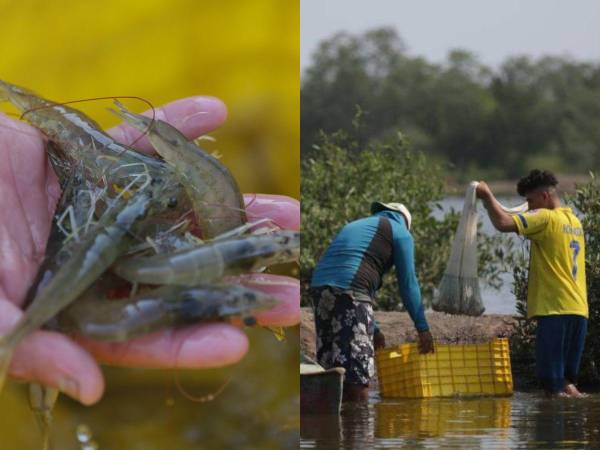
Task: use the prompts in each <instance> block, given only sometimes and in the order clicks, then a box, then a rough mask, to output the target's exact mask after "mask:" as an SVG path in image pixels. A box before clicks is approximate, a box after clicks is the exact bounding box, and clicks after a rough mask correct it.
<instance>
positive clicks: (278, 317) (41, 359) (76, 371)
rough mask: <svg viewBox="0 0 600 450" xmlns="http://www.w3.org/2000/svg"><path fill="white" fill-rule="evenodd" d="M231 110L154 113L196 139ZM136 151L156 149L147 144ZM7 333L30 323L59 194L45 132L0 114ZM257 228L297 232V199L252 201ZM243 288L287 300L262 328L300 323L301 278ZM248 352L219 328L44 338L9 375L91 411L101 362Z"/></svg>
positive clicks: (0, 236)
mask: <svg viewBox="0 0 600 450" xmlns="http://www.w3.org/2000/svg"><path fill="white" fill-rule="evenodd" d="M226 116H227V111H226V108H225V105H224V104H223V103H222V102H221V101H220V100H218V99H215V98H212V97H190V98H185V99H181V100H177V101H175V102H172V103H169V104H168V105H165V106H164V107H162V108H160V109H157V110H156V117H157V118H158V119H162V120H165V121H166V122H169V123H170V124H171V125H173V126H175V127H177V128H178V129H179V130H180V131H181V132H182V133H183V134H185V135H186V136H187V137H188V138H189V139H193V138H196V137H198V136H201V135H203V134H206V133H208V132H210V131H212V130H214V129H215V128H218V127H219V126H221V125H222V123H223V122H224V121H225V118H226ZM109 134H111V135H112V136H113V137H114V138H115V139H117V140H118V141H120V142H123V143H125V144H131V143H132V142H134V141H135V140H136V139H137V138H138V137H139V133H138V132H137V131H136V130H134V129H133V128H131V127H129V126H127V125H121V126H119V127H117V128H113V129H112V130H110V131H109ZM135 147H136V148H138V149H140V150H142V151H146V152H150V151H152V149H151V146H150V143H149V142H148V140H147V139H146V138H143V139H140V140H139V141H138V142H136V144H135ZM0 160H1V161H3V162H2V164H0V211H3V212H5V213H3V214H0V243H1V244H2V245H1V248H0V335H4V334H6V333H7V332H8V331H9V330H10V329H12V327H13V326H14V325H15V323H16V322H17V321H18V320H19V318H20V317H21V316H22V315H23V312H22V310H21V305H22V302H23V298H24V296H25V293H26V291H27V289H28V287H29V285H30V284H31V282H32V280H33V279H34V277H35V274H36V272H37V269H38V267H39V264H40V262H41V260H42V259H43V255H44V251H45V245H46V240H47V238H48V234H49V231H50V225H51V221H52V218H53V216H54V208H55V205H56V202H57V200H58V198H59V196H60V188H59V184H58V180H57V178H56V175H55V174H54V172H53V171H52V169H51V167H50V165H49V163H48V160H47V157H46V153H45V150H44V138H43V136H42V135H41V133H40V132H39V131H38V130H37V129H35V128H33V127H31V126H29V125H27V124H26V123H24V122H19V121H16V120H13V119H11V118H9V117H7V116H6V115H4V114H1V113H0ZM245 201H246V206H247V215H248V218H249V220H250V221H256V220H259V219H262V218H269V219H271V220H273V221H274V222H275V223H277V224H278V225H279V226H280V227H282V228H286V229H292V230H298V229H299V226H300V208H299V202H298V201H297V200H294V199H291V198H288V197H282V196H275V195H257V194H247V195H246V196H245ZM237 282H239V283H242V284H244V285H246V286H249V287H252V288H255V289H258V290H262V291H264V292H267V293H269V294H271V295H273V296H274V297H276V298H278V299H279V300H280V304H279V305H278V306H276V307H275V308H274V309H272V310H270V311H265V312H263V313H261V314H257V320H258V323H259V324H260V325H271V326H290V325H294V324H296V323H298V322H299V320H300V300H299V299H300V295H299V293H300V289H299V283H298V280H296V279H293V278H288V277H282V276H276V275H270V274H262V273H261V274H253V275H245V276H242V277H238V278H237ZM247 351H248V339H247V337H246V334H245V333H244V332H243V331H241V330H240V329H239V328H238V327H236V326H233V325H230V324H225V323H214V324H205V325H196V326H189V327H185V328H180V329H177V330H164V331H161V332H156V333H152V334H150V335H147V336H143V337H140V338H138V339H133V340H131V341H129V342H125V343H105V342H96V341H91V340H89V339H85V338H77V339H73V338H71V337H68V336H66V335H64V334H61V333H57V332H53V331H47V330H38V331H36V332H34V333H32V334H31V335H29V336H27V337H26V338H25V339H23V341H22V342H21V343H20V344H19V345H18V346H17V348H16V349H15V353H14V357H13V359H12V363H11V365H10V369H9V375H10V376H11V377H13V378H16V379H19V380H21V381H28V382H38V383H42V384H45V385H48V386H53V387H57V388H58V389H60V390H61V391H63V392H64V393H66V394H67V395H69V396H71V397H73V398H75V399H77V400H79V401H81V402H82V403H84V404H88V405H89V404H92V403H95V402H97V401H98V400H99V399H100V397H101V396H102V392H103V390H104V380H103V377H102V372H101V371H100V368H99V366H98V362H101V363H105V364H111V365H117V366H127V367H145V368H174V367H177V368H204V367H218V366H223V365H226V364H231V363H235V362H237V361H238V360H240V359H241V358H242V357H243V356H244V354H245V353H246V352H247Z"/></svg>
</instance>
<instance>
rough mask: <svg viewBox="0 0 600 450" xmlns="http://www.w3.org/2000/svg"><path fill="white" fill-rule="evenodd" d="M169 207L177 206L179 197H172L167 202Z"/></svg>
mask: <svg viewBox="0 0 600 450" xmlns="http://www.w3.org/2000/svg"><path fill="white" fill-rule="evenodd" d="M167 206H168V207H169V208H175V207H176V206H177V197H171V198H170V199H169V202H168V203H167Z"/></svg>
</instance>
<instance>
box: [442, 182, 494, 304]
mask: <svg viewBox="0 0 600 450" xmlns="http://www.w3.org/2000/svg"><path fill="white" fill-rule="evenodd" d="M477 184H478V183H477V182H472V183H471V184H470V185H469V187H468V188H467V193H466V195H465V203H464V206H463V210H462V214H461V216H460V221H459V223H458V228H457V230H456V234H455V235H454V241H453V242H452V247H451V249H450V258H449V260H448V264H447V266H446V271H445V272H444V276H443V277H442V281H441V282H440V285H439V288H438V292H437V295H436V296H435V297H434V300H433V305H432V306H433V309H434V310H435V311H441V312H445V313H449V314H465V315H468V316H480V315H481V314H483V312H484V311H485V307H484V306H483V302H482V300H481V290H480V289H479V278H478V277H477V221H478V214H477V208H476V197H475V189H476V188H477Z"/></svg>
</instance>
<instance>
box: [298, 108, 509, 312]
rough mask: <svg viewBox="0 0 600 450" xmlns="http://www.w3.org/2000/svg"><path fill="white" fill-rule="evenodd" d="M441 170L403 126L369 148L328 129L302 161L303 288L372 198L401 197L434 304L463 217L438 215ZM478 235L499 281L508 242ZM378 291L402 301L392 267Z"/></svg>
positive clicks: (390, 302)
mask: <svg viewBox="0 0 600 450" xmlns="http://www.w3.org/2000/svg"><path fill="white" fill-rule="evenodd" d="M354 123H355V127H354V128H353V130H352V132H353V133H357V132H360V129H361V125H360V122H359V121H358V120H355V122H354ZM442 175H443V172H442V167H441V166H439V165H436V164H434V163H433V162H432V161H431V160H430V159H429V158H427V157H426V156H425V155H424V154H423V153H420V152H416V151H413V150H411V148H410V145H409V144H408V142H407V141H406V138H405V137H404V135H402V134H401V133H397V135H396V138H395V140H393V141H391V142H390V143H387V144H383V143H377V144H371V145H369V146H367V147H366V148H364V149H361V148H360V146H359V144H358V143H357V141H356V139H355V137H354V136H350V135H349V134H348V133H345V132H336V133H334V134H325V133H322V134H321V137H320V140H319V143H318V144H316V145H315V146H314V149H313V152H312V156H311V158H308V159H306V160H304V161H302V177H301V195H302V204H301V212H302V229H303V236H302V254H301V256H300V278H301V282H302V286H303V295H304V294H305V291H306V287H307V286H308V284H309V283H310V278H311V275H312V270H313V268H314V267H315V265H316V263H317V261H318V259H319V257H320V256H321V254H322V253H323V251H324V250H325V249H326V248H327V246H328V245H329V243H330V242H331V240H332V239H333V237H334V236H335V234H336V233H337V232H338V231H339V229H340V228H341V227H342V226H343V225H344V224H346V223H348V222H350V221H353V220H356V219H359V218H362V217H366V216H368V215H369V214H370V212H369V208H370V204H371V202H373V201H383V202H402V203H404V204H405V205H406V206H407V207H408V208H409V210H410V211H411V214H412V217H413V229H412V230H411V231H412V234H413V237H414V241H415V261H416V270H417V275H418V278H419V281H420V285H421V290H422V293H423V298H424V301H425V303H426V304H428V303H429V301H430V300H431V297H432V294H433V291H434V288H435V287H436V286H437V285H438V283H439V281H440V279H441V277H442V274H443V272H444V269H445V267H446V262H447V260H448V256H449V252H450V242H451V239H452V237H453V235H454V232H455V230H456V226H457V224H458V214H457V213H456V212H450V213H448V214H446V215H445V216H444V217H443V218H441V220H437V219H436V218H434V217H433V216H432V212H433V210H434V208H440V209H441V206H440V205H439V203H438V201H439V200H441V199H442V196H443V188H444V185H443V176H442ZM479 242H480V268H481V272H480V273H482V275H483V276H485V277H486V278H487V279H488V281H490V282H492V283H495V284H496V285H497V284H498V282H499V274H500V272H501V270H503V266H502V264H501V260H502V259H503V258H504V256H505V255H504V253H505V252H506V250H502V247H503V246H504V247H505V242H504V241H500V240H499V238H497V237H496V238H491V237H485V236H480V239H479ZM505 248H506V247H505ZM508 252H510V248H508ZM504 259H506V258H504ZM506 260H507V261H509V260H510V258H508V259H506ZM378 295H379V299H378V304H379V306H380V307H382V308H384V309H392V308H393V307H394V306H395V304H396V303H398V294H397V287H395V279H394V277H393V276H392V274H388V277H387V278H386V279H385V281H384V286H383V287H382V289H381V290H380V292H379V294H378ZM303 301H304V299H303Z"/></svg>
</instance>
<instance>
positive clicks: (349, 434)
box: [300, 392, 600, 449]
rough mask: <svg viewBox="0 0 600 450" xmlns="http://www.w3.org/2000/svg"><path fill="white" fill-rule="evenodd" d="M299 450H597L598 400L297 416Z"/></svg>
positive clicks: (370, 408)
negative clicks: (515, 449) (338, 449)
mask: <svg viewBox="0 0 600 450" xmlns="http://www.w3.org/2000/svg"><path fill="white" fill-rule="evenodd" d="M300 433H301V448H315V449H334V448H344V449H365V448H460V449H492V448H510V449H512V448H526V449H554V448H600V395H598V394H595V395H592V396H590V397H589V398H587V399H580V400H576V399H564V398H559V399H546V398H543V397H540V395H538V394H530V393H521V392H519V393H516V394H515V395H514V397H511V398H491V397H488V398H474V399H423V400H382V401H380V400H379V399H377V398H375V397H374V398H372V401H371V402H369V404H363V405H361V404H347V405H344V406H343V408H342V413H341V414H340V416H333V417H332V416H327V417H323V416H321V417H314V416H313V417H310V416H303V417H302V419H301V429H300Z"/></svg>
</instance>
